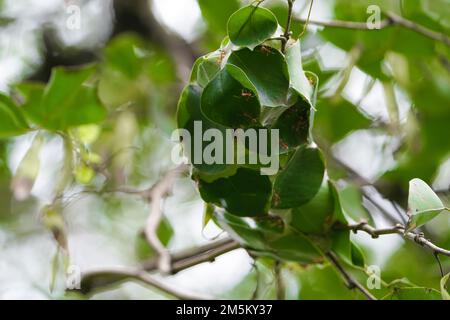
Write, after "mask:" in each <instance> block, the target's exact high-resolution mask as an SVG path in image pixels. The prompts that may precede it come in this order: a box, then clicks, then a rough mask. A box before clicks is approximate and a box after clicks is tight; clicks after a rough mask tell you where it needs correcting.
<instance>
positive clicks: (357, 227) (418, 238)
mask: <svg viewBox="0 0 450 320" xmlns="http://www.w3.org/2000/svg"><path fill="white" fill-rule="evenodd" d="M348 228H349V229H350V230H352V231H353V232H354V233H357V232H358V231H363V232H366V233H367V234H369V235H370V236H372V238H374V239H376V238H378V237H379V236H382V235H387V234H398V235H401V236H403V238H405V239H408V240H410V241H413V242H415V243H417V244H418V245H420V246H422V247H426V248H428V249H430V250H431V251H432V252H433V253H435V254H442V255H444V256H448V257H450V251H449V250H446V249H443V248H440V247H438V246H437V245H435V244H434V243H432V242H431V241H430V240H428V239H426V238H425V236H424V235H423V234H422V233H414V232H407V233H405V226H403V225H401V224H398V225H396V226H394V227H391V228H384V229H375V228H374V227H372V226H370V225H369V224H368V223H367V222H365V221H363V222H360V223H358V224H354V225H349V226H348Z"/></svg>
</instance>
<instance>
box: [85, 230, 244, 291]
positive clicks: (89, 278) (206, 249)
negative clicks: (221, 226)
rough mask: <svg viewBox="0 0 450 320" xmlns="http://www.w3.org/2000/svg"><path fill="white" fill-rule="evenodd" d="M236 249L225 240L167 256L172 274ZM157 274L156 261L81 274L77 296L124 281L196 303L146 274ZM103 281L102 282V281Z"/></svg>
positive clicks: (157, 266)
mask: <svg viewBox="0 0 450 320" xmlns="http://www.w3.org/2000/svg"><path fill="white" fill-rule="evenodd" d="M238 248H240V245H239V244H238V243H237V242H236V241H234V240H232V239H231V238H225V239H222V240H220V241H216V242H213V243H209V244H206V245H204V246H201V247H199V248H196V249H188V250H184V251H182V252H179V253H176V254H173V255H172V256H171V259H170V260H171V262H172V268H171V272H172V274H175V273H177V272H180V271H182V270H185V269H188V268H190V267H193V266H195V265H198V264H201V263H204V262H212V261H214V260H215V258H216V257H218V256H220V255H222V254H224V253H227V252H229V251H233V250H235V249H238ZM158 270H159V259H158V258H154V259H151V260H149V261H146V262H144V263H143V264H142V265H141V266H140V267H130V268H113V269H101V270H96V271H89V272H86V273H83V276H82V280H81V292H82V293H85V294H86V293H90V292H91V291H93V290H95V289H97V288H104V287H106V286H111V285H114V284H117V283H118V282H122V281H124V280H126V279H135V280H138V281H141V282H143V283H146V284H148V285H151V286H154V287H155V288H157V289H160V290H162V291H164V292H167V293H169V294H170V295H172V296H174V297H177V298H179V299H198V298H199V297H198V296H195V297H194V296H192V295H191V294H186V293H181V292H179V290H176V289H174V288H172V287H169V286H167V285H165V284H163V283H161V282H160V281H158V280H156V279H154V278H153V277H152V276H151V275H150V274H149V272H151V271H158ZM104 279H106V280H104Z"/></svg>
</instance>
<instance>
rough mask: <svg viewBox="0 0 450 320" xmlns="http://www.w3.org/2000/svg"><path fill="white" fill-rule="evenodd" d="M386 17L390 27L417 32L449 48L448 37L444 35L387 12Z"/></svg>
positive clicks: (449, 41) (449, 40)
mask: <svg viewBox="0 0 450 320" xmlns="http://www.w3.org/2000/svg"><path fill="white" fill-rule="evenodd" d="M386 15H387V16H388V18H389V20H390V21H391V22H392V23H391V25H399V26H402V27H405V28H407V29H409V30H412V31H414V32H417V33H419V34H421V35H423V36H425V37H428V38H430V39H433V40H436V41H439V42H442V43H443V44H445V45H447V46H449V47H450V38H449V37H448V36H446V35H445V34H443V33H439V32H436V31H433V30H430V29H428V28H426V27H424V26H422V25H420V24H418V23H415V22H413V21H411V20H407V19H405V18H403V17H401V16H399V15H396V14H395V13H393V12H387V13H386Z"/></svg>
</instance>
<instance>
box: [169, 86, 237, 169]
mask: <svg viewBox="0 0 450 320" xmlns="http://www.w3.org/2000/svg"><path fill="white" fill-rule="evenodd" d="M201 95H202V88H200V87H199V86H198V85H194V84H191V85H188V86H187V87H186V88H185V89H184V90H183V93H182V94H181V97H180V101H179V102H178V111H177V122H178V128H180V129H185V130H187V131H188V132H189V133H190V135H191V139H190V140H191V141H183V144H184V146H185V149H186V148H187V147H188V148H187V149H188V150H190V153H189V151H186V150H185V155H186V156H187V157H188V158H189V159H190V161H191V163H193V165H194V166H195V168H196V169H198V170H199V171H200V172H202V173H205V174H210V175H220V174H224V173H227V172H229V174H232V173H234V169H233V166H230V165H226V164H225V161H223V163H224V164H218V163H213V164H206V163H204V162H202V161H199V162H197V161H195V150H196V149H195V142H194V141H195V139H196V137H195V122H196V121H198V122H201V124H202V129H203V130H207V129H209V128H216V129H219V130H221V132H222V133H223V136H225V133H224V130H225V127H223V126H221V125H219V124H215V123H212V122H211V121H210V120H209V119H208V118H206V117H205V115H204V114H203V113H202V112H201V109H200V98H201ZM201 138H202V137H200V138H199V137H197V139H201ZM201 141H202V144H201V145H200V148H199V149H200V151H198V152H200V153H202V152H203V150H204V149H205V146H206V145H207V144H208V143H207V142H205V141H203V139H201ZM189 142H190V145H189V146H188V145H187V143H189ZM224 145H225V144H224ZM225 147H226V146H224V148H225ZM223 154H225V153H223ZM229 174H227V175H229Z"/></svg>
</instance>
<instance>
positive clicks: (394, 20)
mask: <svg viewBox="0 0 450 320" xmlns="http://www.w3.org/2000/svg"><path fill="white" fill-rule="evenodd" d="M386 15H387V18H386V19H384V20H382V21H381V23H380V27H379V28H376V29H371V28H369V27H368V25H367V23H366V22H354V21H343V20H332V21H316V20H309V21H307V20H306V19H301V18H295V21H297V22H300V23H307V22H308V23H309V24H313V25H317V26H322V27H330V28H341V29H353V30H363V31H374V30H381V29H385V28H388V27H392V26H401V27H404V28H406V29H409V30H411V31H414V32H416V33H419V34H421V35H423V36H425V37H428V38H430V39H432V40H435V41H439V42H442V43H444V44H445V45H447V46H450V38H449V37H448V36H446V35H445V34H443V33H439V32H436V31H433V30H430V29H428V28H426V27H424V26H422V25H420V24H418V23H416V22H413V21H411V20H408V19H405V18H403V17H401V16H399V15H397V14H395V13H393V12H386Z"/></svg>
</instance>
